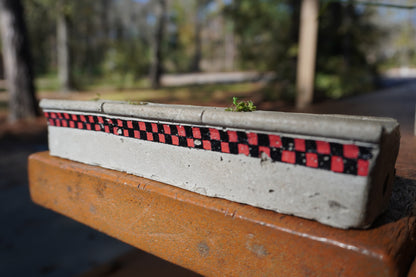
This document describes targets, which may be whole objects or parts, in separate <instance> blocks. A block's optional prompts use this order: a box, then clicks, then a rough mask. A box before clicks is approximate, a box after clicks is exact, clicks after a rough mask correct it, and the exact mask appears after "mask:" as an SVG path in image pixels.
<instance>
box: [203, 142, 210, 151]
mask: <svg viewBox="0 0 416 277" xmlns="http://www.w3.org/2000/svg"><path fill="white" fill-rule="evenodd" d="M202 148H204V149H205V150H211V142H210V141H209V140H203V141H202Z"/></svg>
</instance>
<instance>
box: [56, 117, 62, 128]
mask: <svg viewBox="0 0 416 277" xmlns="http://www.w3.org/2000/svg"><path fill="white" fill-rule="evenodd" d="M55 122H56V124H55V125H56V126H58V127H61V121H59V120H58V119H57V120H55Z"/></svg>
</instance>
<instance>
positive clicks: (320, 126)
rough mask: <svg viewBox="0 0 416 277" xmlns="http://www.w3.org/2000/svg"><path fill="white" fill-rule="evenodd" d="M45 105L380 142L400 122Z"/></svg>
mask: <svg viewBox="0 0 416 277" xmlns="http://www.w3.org/2000/svg"><path fill="white" fill-rule="evenodd" d="M40 107H41V108H43V109H53V110H73V111H81V112H98V113H104V114H108V115H117V116H128V117H134V118H142V119H151V120H158V121H168V122H178V123H181V122H182V123H188V124H199V125H201V124H202V125H208V126H220V127H224V128H237V129H238V128H241V129H248V130H259V131H267V132H283V133H292V134H299V135H310V136H318V137H331V138H337V139H348V140H356V141H362V142H370V143H378V142H379V141H380V139H381V137H382V136H383V135H384V134H387V135H388V134H389V133H390V132H391V131H392V130H394V129H395V128H396V127H397V126H398V123H397V121H396V120H395V119H392V118H378V117H365V116H350V115H316V114H306V113H286V112H271V111H255V112H238V113H237V112H228V111H225V110H224V108H216V107H203V106H190V105H166V104H154V103H140V104H129V103H126V102H117V101H106V100H100V101H73V100H52V99H43V100H42V101H41V102H40Z"/></svg>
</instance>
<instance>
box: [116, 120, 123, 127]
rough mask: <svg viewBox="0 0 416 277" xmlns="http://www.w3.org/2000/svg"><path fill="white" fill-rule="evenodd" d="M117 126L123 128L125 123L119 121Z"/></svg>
mask: <svg viewBox="0 0 416 277" xmlns="http://www.w3.org/2000/svg"><path fill="white" fill-rule="evenodd" d="M117 126H118V127H123V121H122V120H120V119H117Z"/></svg>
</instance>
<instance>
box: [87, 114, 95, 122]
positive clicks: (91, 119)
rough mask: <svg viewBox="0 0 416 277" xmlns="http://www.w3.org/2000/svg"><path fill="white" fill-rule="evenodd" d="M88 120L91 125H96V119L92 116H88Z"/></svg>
mask: <svg viewBox="0 0 416 277" xmlns="http://www.w3.org/2000/svg"><path fill="white" fill-rule="evenodd" d="M88 120H89V122H90V123H94V117H93V116H92V115H89V116H88Z"/></svg>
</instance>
